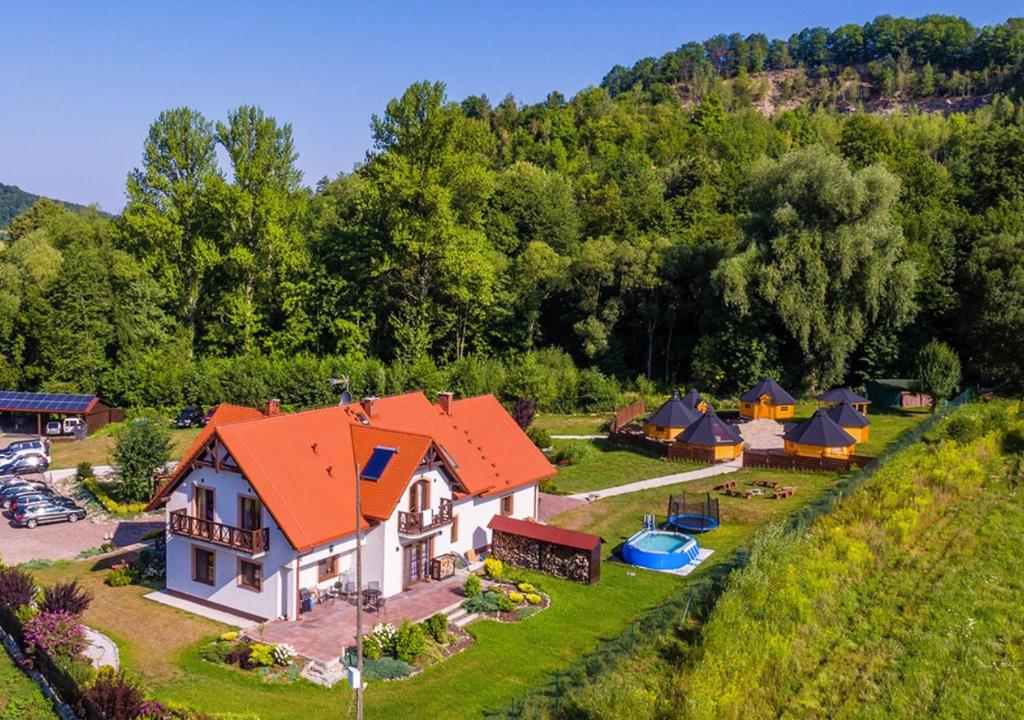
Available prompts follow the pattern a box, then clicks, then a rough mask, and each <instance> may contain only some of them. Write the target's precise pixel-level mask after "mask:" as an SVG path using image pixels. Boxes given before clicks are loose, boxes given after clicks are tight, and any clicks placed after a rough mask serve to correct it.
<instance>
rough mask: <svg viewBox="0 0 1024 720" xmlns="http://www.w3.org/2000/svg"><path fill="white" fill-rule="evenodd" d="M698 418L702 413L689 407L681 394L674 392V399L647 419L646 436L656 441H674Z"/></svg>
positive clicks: (667, 401)
mask: <svg viewBox="0 0 1024 720" xmlns="http://www.w3.org/2000/svg"><path fill="white" fill-rule="evenodd" d="M698 418H700V413H699V412H697V411H696V410H693V409H691V408H690V407H688V406H687V405H686V403H684V402H683V399H682V398H681V397H679V392H678V391H674V392H673V393H672V397H670V398H669V399H668V400H666V401H665V404H664V405H662V406H661V407H660V408H658V409H657V410H656V411H655V412H654V414H653V415H651V416H650V417H649V418H647V422H645V423H644V435H646V436H647V437H649V438H654V439H656V440H673V439H675V437H676V435H678V434H679V433H681V432H682V431H683V430H685V429H686V428H688V427H689V426H690V424H691V423H693V422H694V421H695V420H697V419H698Z"/></svg>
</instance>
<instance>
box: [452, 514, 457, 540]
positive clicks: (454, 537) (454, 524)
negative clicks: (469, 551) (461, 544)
mask: <svg viewBox="0 0 1024 720" xmlns="http://www.w3.org/2000/svg"><path fill="white" fill-rule="evenodd" d="M451 541H452V542H453V543H457V542H458V541H459V516H458V515H452V537H451Z"/></svg>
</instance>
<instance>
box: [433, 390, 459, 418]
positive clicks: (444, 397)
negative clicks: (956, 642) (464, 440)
mask: <svg viewBox="0 0 1024 720" xmlns="http://www.w3.org/2000/svg"><path fill="white" fill-rule="evenodd" d="M454 402H455V393H453V392H439V393H438V394H437V404H438V405H440V406H441V409H442V410H444V414H445V415H451V414H452V410H453V409H454V408H453V407H452V403H454Z"/></svg>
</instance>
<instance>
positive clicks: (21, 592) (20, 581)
mask: <svg viewBox="0 0 1024 720" xmlns="http://www.w3.org/2000/svg"><path fill="white" fill-rule="evenodd" d="M35 599H36V588H35V582H33V580H32V575H30V574H29V573H27V572H25V571H24V570H22V569H20V568H16V567H4V568H0V604H3V605H6V606H7V607H9V608H10V609H12V610H14V609H15V608H18V607H21V606H22V605H31V604H32V603H33V602H34V601H35Z"/></svg>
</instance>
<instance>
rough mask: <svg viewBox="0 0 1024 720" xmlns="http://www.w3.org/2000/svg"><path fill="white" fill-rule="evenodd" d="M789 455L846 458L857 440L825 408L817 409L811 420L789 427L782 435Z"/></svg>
mask: <svg viewBox="0 0 1024 720" xmlns="http://www.w3.org/2000/svg"><path fill="white" fill-rule="evenodd" d="M782 439H783V441H784V443H785V450H786V454H787V455H799V456H800V457H812V458H838V459H841V460H845V459H847V458H849V457H850V455H851V454H852V453H853V447H854V445H856V444H857V441H856V440H855V439H854V438H853V436H852V435H850V433H848V432H846V431H845V430H843V429H842V428H841V427H839V426H838V425H836V421H835V420H833V419H832V418H830V417H829V416H828V414H827V413H826V412H825V410H821V409H819V410H816V411H815V412H814V415H812V416H811V419H810V420H805V421H804V422H802V423H798V424H796V425H794V426H793V427H791V428H790V429H788V430H787V431H786V434H785V435H783V436H782Z"/></svg>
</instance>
